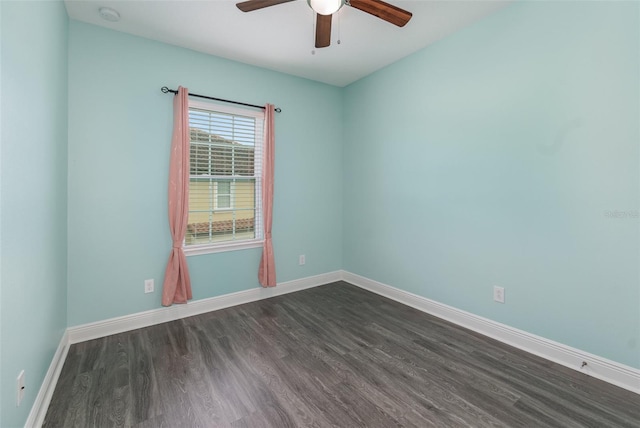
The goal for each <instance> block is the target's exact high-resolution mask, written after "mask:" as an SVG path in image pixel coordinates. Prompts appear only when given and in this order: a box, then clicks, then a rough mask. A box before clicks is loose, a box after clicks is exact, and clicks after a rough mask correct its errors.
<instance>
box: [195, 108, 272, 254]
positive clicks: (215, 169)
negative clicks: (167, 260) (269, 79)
mask: <svg viewBox="0 0 640 428" xmlns="http://www.w3.org/2000/svg"><path fill="white" fill-rule="evenodd" d="M263 126H264V112H263V111H257V112H256V111H251V110H248V109H246V110H245V109H238V108H232V107H226V106H220V105H216V104H209V103H203V102H198V101H189V131H190V137H191V142H190V159H189V161H190V166H189V219H188V221H187V234H186V236H185V253H186V254H203V253H209V252H216V251H228V250H232V249H241V248H250V247H254V246H260V245H262V239H263V236H262V235H263V234H262V230H261V229H262V213H261V208H262V203H261V201H260V195H261V190H260V183H261V182H260V176H261V162H262V155H261V154H262V144H263V140H262V130H263Z"/></svg>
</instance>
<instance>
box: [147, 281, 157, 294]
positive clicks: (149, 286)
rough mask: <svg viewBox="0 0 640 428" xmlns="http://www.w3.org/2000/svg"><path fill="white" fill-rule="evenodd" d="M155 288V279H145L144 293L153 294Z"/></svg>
mask: <svg viewBox="0 0 640 428" xmlns="http://www.w3.org/2000/svg"><path fill="white" fill-rule="evenodd" d="M154 289H155V287H154V285H153V279H145V280H144V292H145V293H153V291H154Z"/></svg>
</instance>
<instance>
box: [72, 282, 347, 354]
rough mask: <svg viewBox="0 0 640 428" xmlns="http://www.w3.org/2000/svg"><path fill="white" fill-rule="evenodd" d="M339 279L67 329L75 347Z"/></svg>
mask: <svg viewBox="0 0 640 428" xmlns="http://www.w3.org/2000/svg"><path fill="white" fill-rule="evenodd" d="M340 279H342V272H341V271H335V272H329V273H325V274H321V275H316V276H309V277H306V278H301V279H296V280H293V281H287V282H282V283H279V284H278V286H277V287H272V288H252V289H250V290H245V291H239V292H237V293H230V294H225V295H222V296H217V297H211V298H208V299H201V300H195V301H191V302H189V303H186V304H184V305H173V306H169V307H166V308H165V307H162V308H157V309H152V310H149V311H145V312H138V313H135V314H131V315H125V316H122V317H117V318H110V319H107V320H104V321H98V322H94V323H90V324H83V325H79V326H75V327H69V328H68V329H67V332H68V333H69V343H71V344H73V343H78V342H84V341H87V340H92V339H97V338H99V337H105V336H110V335H112V334H117V333H123V332H125V331H130V330H135V329H138V328H143V327H149V326H152V325H155V324H160V323H163V322H167V321H174V320H177V319H181V318H186V317H191V316H194V315H199V314H203V313H206V312H211V311H215V310H218V309H224V308H228V307H230V306H236V305H241V304H243V303H249V302H255V301H257V300H262V299H268V298H269V297H275V296H279V295H281V294H287V293H293V292H294V291H300V290H304V289H307V288H311V287H317V286H319V285H324V284H328V283H331V282H335V281H339V280H340Z"/></svg>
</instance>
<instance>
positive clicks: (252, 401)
mask: <svg viewBox="0 0 640 428" xmlns="http://www.w3.org/2000/svg"><path fill="white" fill-rule="evenodd" d="M44 426H46V427H91V426H97V427H110V426H135V427H278V428H281V427H303V426H315V427H325V426H339V427H357V426H367V427H393V426H415V427H448V426H452V427H459V426H472V427H484V426H508V427H520V426H522V427H546V426H554V427H574V426H576V427H577V426H590V427H618V426H620V427H634V428H638V427H639V426H640V396H639V395H637V394H634V393H631V392H629V391H625V390H623V389H620V388H617V387H614V386H611V385H609V384H606V383H604V382H601V381H599V380H597V379H593V378H589V377H587V376H586V375H583V374H581V373H578V372H575V371H573V370H569V369H567V368H564V367H562V366H559V365H556V364H553V363H550V362H548V361H546V360H543V359H541V358H538V357H535V356H533V355H530V354H527V353H525V352H522V351H519V350H517V349H515V348H511V347H509V346H507V345H504V344H501V343H499V342H496V341H494V340H491V339H488V338H486V337H483V336H481V335H479V334H476V333H473V332H470V331H468V330H465V329H462V328H460V327H457V326H455V325H452V324H450V323H448V322H446V321H442V320H439V319H437V318H434V317H431V316H429V315H426V314H424V313H422V312H419V311H417V310H414V309H411V308H409V307H406V306H403V305H401V304H399V303H396V302H393V301H391V300H388V299H385V298H383V297H380V296H377V295H375V294H372V293H369V292H367V291H364V290H361V289H359V288H357V287H354V286H352V285H349V284H346V283H344V282H338V283H334V284H329V285H326V286H322V287H317V288H313V289H309V290H305V291H301V292H298V293H293V294H288V295H284V296H280V297H275V298H272V299H268V300H263V301H260V302H255V303H249V304H245V305H241V306H237V307H234V308H229V309H224V310H220V311H216V312H211V313H208V314H204V315H200V316H196V317H191V318H187V319H183V320H179V321H174V322H170V323H165V324H161V325H157V326H153V327H149V328H145V329H141V330H136V331H132V332H128V333H123V334H118V335H114V336H110V337H106V338H102V339H97V340H92V341H89V342H84V343H79V344H76V345H73V346H72V347H71V349H70V350H69V354H68V356H67V360H66V362H65V364H64V368H63V370H62V374H61V376H60V379H59V381H58V384H57V387H56V390H55V393H54V395H53V398H52V401H51V405H50V407H49V410H48V413H47V415H46V420H45V423H44Z"/></svg>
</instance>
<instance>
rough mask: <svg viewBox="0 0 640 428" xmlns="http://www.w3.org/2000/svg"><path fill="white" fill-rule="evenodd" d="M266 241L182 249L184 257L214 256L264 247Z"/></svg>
mask: <svg viewBox="0 0 640 428" xmlns="http://www.w3.org/2000/svg"><path fill="white" fill-rule="evenodd" d="M263 243H264V241H263V240H262V239H260V240H252V241H242V242H230V243H229V242H225V243H223V244H214V245H212V244H202V245H189V246H188V247H182V249H183V250H184V255H185V256H187V257H189V256H199V255H202V254H212V253H224V252H226V251H237V250H246V249H249V248H258V247H262V245H263Z"/></svg>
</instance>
